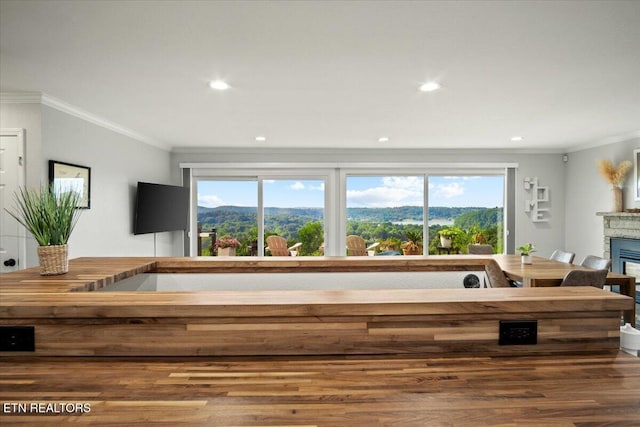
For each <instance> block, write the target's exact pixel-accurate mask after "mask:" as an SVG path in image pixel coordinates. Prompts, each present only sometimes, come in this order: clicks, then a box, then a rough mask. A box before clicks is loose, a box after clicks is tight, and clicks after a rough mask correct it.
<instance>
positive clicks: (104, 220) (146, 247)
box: [40, 106, 182, 258]
mask: <svg viewBox="0 0 640 427" xmlns="http://www.w3.org/2000/svg"><path fill="white" fill-rule="evenodd" d="M42 138H43V141H42V142H43V158H42V161H41V163H40V166H41V167H42V168H43V170H44V171H46V170H47V168H48V161H49V160H58V161H62V162H67V163H73V164H79V165H82V166H87V167H90V168H91V209H87V210H85V211H84V212H83V213H82V215H81V217H80V221H79V222H78V225H77V227H76V230H75V231H74V233H73V234H72V235H71V239H70V241H69V256H70V257H71V258H76V257H80V256H154V238H153V234H143V235H137V236H135V235H133V214H134V204H135V193H136V191H135V190H136V184H137V182H138V181H147V182H154V183H160V184H171V182H170V175H171V174H170V171H169V159H170V156H169V153H168V152H167V151H164V150H162V149H159V148H156V147H152V146H150V145H148V144H144V143H142V142H139V141H136V140H134V139H131V138H129V137H127V136H124V135H121V134H119V133H116V132H113V131H111V130H108V129H105V128H103V127H100V126H97V125H94V124H92V123H89V122H87V121H84V120H82V119H79V118H76V117H74V116H71V115H69V114H66V113H64V112H61V111H58V110H56V109H53V108H50V107H47V106H42ZM181 237H182V232H174V233H158V235H157V250H156V252H155V255H158V256H181V255H182V253H175V251H174V249H173V248H174V239H177V240H180V239H181Z"/></svg>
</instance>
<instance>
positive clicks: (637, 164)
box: [633, 148, 640, 200]
mask: <svg viewBox="0 0 640 427" xmlns="http://www.w3.org/2000/svg"><path fill="white" fill-rule="evenodd" d="M633 165H634V169H633V181H634V182H635V184H634V188H635V190H636V191H635V193H634V194H635V199H636V200H640V148H637V149H635V150H633Z"/></svg>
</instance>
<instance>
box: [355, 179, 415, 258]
mask: <svg viewBox="0 0 640 427" xmlns="http://www.w3.org/2000/svg"><path fill="white" fill-rule="evenodd" d="M346 188H347V194H346V200H347V206H346V218H347V224H346V234H347V235H357V236H360V237H362V238H364V239H365V241H366V243H367V246H370V245H373V244H374V243H377V244H378V245H379V246H377V248H376V251H378V252H379V254H381V255H400V254H403V253H411V251H410V250H408V248H407V245H406V242H408V241H409V240H412V241H415V243H416V245H415V247H414V248H413V249H414V251H413V252H414V254H415V255H418V254H419V255H421V254H422V245H423V243H422V242H423V235H422V234H423V228H424V176H413V175H410V176H347V178H346Z"/></svg>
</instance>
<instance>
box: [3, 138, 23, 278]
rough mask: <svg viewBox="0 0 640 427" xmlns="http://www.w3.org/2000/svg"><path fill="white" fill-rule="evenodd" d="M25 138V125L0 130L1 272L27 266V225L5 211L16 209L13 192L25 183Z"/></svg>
mask: <svg viewBox="0 0 640 427" xmlns="http://www.w3.org/2000/svg"><path fill="white" fill-rule="evenodd" d="M23 138H24V133H23V131H22V129H3V130H1V131H0V273H7V272H9V271H14V270H18V269H19V268H24V267H22V264H24V258H25V253H26V252H25V251H26V249H25V240H24V228H23V227H22V226H21V225H20V224H19V223H18V221H16V220H15V219H14V218H13V217H12V216H11V215H9V214H8V213H7V212H6V211H5V208H7V209H10V210H11V209H14V207H15V198H14V194H15V192H16V191H17V190H18V188H19V187H20V186H21V185H23V184H24V167H23V163H24V154H23V147H24V139H23Z"/></svg>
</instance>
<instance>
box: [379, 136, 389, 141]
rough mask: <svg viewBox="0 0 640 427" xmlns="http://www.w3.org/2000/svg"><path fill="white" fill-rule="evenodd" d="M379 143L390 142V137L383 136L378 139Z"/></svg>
mask: <svg viewBox="0 0 640 427" xmlns="http://www.w3.org/2000/svg"><path fill="white" fill-rule="evenodd" d="M378 142H389V137H388V136H381V137H380V138H378Z"/></svg>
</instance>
